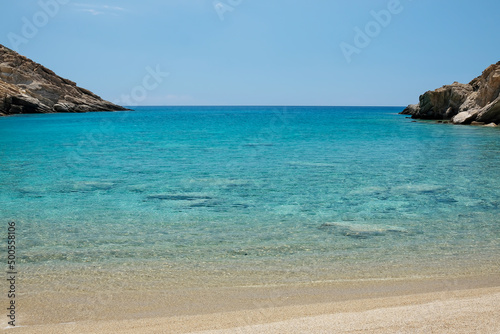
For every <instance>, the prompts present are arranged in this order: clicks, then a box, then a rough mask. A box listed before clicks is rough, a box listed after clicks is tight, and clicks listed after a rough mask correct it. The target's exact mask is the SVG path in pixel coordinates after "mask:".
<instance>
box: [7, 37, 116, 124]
mask: <svg viewBox="0 0 500 334" xmlns="http://www.w3.org/2000/svg"><path fill="white" fill-rule="evenodd" d="M116 110H126V109H125V108H123V107H120V106H118V105H116V104H113V103H111V102H108V101H105V100H103V99H101V98H100V97H99V96H97V95H95V94H94V93H92V92H90V91H88V90H86V89H84V88H81V87H78V86H77V85H76V83H74V82H73V81H70V80H68V79H64V78H61V77H60V76H58V75H56V74H55V73H54V72H52V71H51V70H49V69H47V68H45V67H43V66H42V65H40V64H37V63H35V62H33V61H31V60H30V59H28V58H26V57H24V56H21V55H20V54H18V53H16V52H14V51H12V50H10V49H8V48H6V47H4V46H3V45H1V44H0V116H1V115H12V114H31V113H50V112H86V111H116Z"/></svg>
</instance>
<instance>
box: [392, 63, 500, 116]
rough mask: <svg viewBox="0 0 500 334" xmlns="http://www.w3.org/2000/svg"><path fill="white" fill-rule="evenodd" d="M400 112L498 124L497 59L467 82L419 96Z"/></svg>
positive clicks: (499, 68)
mask: <svg viewBox="0 0 500 334" xmlns="http://www.w3.org/2000/svg"><path fill="white" fill-rule="evenodd" d="M401 114H405V115H412V118H420V119H438V120H442V119H449V120H452V122H453V123H455V124H471V123H472V122H479V123H485V124H491V123H494V124H499V123H500V62H498V63H496V64H494V65H491V66H489V67H488V68H487V69H486V70H484V72H483V74H481V75H480V76H479V77H477V78H475V79H474V80H472V81H471V82H470V83H468V84H461V83H458V82H455V83H453V84H452V85H447V86H443V87H441V88H438V89H436V90H434V91H428V92H425V93H424V94H423V95H421V96H420V103H419V104H417V105H409V106H408V107H407V108H406V109H405V110H403V111H402V112H401Z"/></svg>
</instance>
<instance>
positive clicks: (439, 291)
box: [2, 275, 500, 334]
mask: <svg viewBox="0 0 500 334" xmlns="http://www.w3.org/2000/svg"><path fill="white" fill-rule="evenodd" d="M87 297H88V296H87ZM29 299H30V300H29V301H28V299H25V300H24V302H23V299H22V298H20V308H19V320H18V321H19V322H18V324H19V325H21V326H25V327H18V328H14V329H9V331H12V332H19V333H114V332H116V333H118V332H120V333H140V332H142V331H144V332H156V331H161V332H162V333H191V332H195V331H206V334H211V333H213V334H216V333H220V334H222V333H230V332H231V330H229V331H225V330H226V329H229V328H232V330H233V332H234V329H235V328H239V329H240V328H242V329H241V332H244V333H274V332H276V333H281V332H282V331H281V332H280V331H279V328H281V330H283V328H284V327H283V326H285V327H287V328H299V327H300V326H301V324H303V323H309V322H310V323H311V324H310V326H312V327H311V328H314V326H315V324H320V323H325V324H329V325H328V326H330V325H332V324H330V322H332V321H333V320H332V319H336V320H335V321H334V322H335V323H342V321H344V320H345V321H347V320H346V319H351V320H352V319H359V320H360V321H362V320H363V319H365V317H366V316H368V315H367V314H371V315H373V316H375V315H376V314H378V313H379V312H381V311H384V310H385V311H387V310H388V309H390V312H392V313H393V314H394V317H395V318H394V319H392V321H393V322H396V321H400V320H401V319H399V316H400V315H401V312H403V313H405V312H406V313H408V312H409V313H410V314H418V313H419V312H420V313H422V312H423V313H425V314H427V315H428V316H434V315H433V314H432V312H431V311H430V310H431V309H432V308H436V307H441V306H439V305H444V304H446V305H448V304H449V305H448V306H447V308H445V309H440V310H439V312H440V313H443V312H444V313H446V312H448V313H450V314H447V315H444V313H443V314H442V315H443V317H455V316H460V317H468V315H469V314H470V311H467V312H465V311H464V310H466V309H471V307H472V309H473V310H475V311H477V312H482V311H484V312H483V313H485V314H486V313H488V312H489V311H488V310H489V308H491V307H490V306H491V304H494V305H495V307H497V308H498V307H500V275H490V276H479V277H477V276H469V277H457V278H433V279H407V280H377V281H366V280H365V281H358V282H336V283H332V282H328V283H325V282H323V283H310V284H305V283H304V284H295V285H293V284H290V285H283V286H259V287H219V288H214V287H210V288H182V289H177V290H175V289H172V290H170V291H162V292H161V293H160V292H158V291H156V292H155V291H141V290H139V291H119V292H113V293H111V294H108V295H105V296H101V298H100V299H99V298H98V299H93V298H87V299H86V297H85V294H80V295H79V294H73V295H69V294H67V295H65V296H61V294H58V293H57V292H54V293H51V292H46V293H40V294H39V295H37V296H36V298H29ZM469 299H470V300H469ZM21 302H23V303H22V304H21ZM483 304H484V305H483ZM28 305H29V308H28ZM471 305H472V306H471ZM473 305H476V306H477V307H478V308H477V310H476V309H475V308H474V307H473ZM478 305H479V306H478ZM481 305H482V306H481ZM488 305H490V306H488ZM49 306H51V307H50V310H49V309H48V308H49ZM448 309H449V310H450V311H448ZM481 310H482V311H481ZM385 311H384V312H385ZM462 311H464V312H465V313H464V312H462ZM366 312H368V313H366ZM415 312H416V313H415ZM29 313H31V319H28V318H27V317H26V316H27V315H28V314H29ZM76 314H79V315H80V316H83V318H78V317H77V316H76ZM23 315H24V316H23ZM485 317H486V318H488V317H489V316H487V315H486V316H485ZM57 318H58V319H59V320H56V319H57ZM89 319H92V320H90V321H89ZM342 319H344V320H342ZM398 319H399V320H398ZM372 320H373V321H372V324H371V325H373V326H378V325H377V321H380V322H381V323H387V322H388V321H389V320H388V319H387V317H385V316H384V317H381V318H377V317H375V318H373V319H372ZM414 320H415V321H413V322H412V323H413V325H415V324H417V323H419V321H418V319H414ZM469 320H470V319H469ZM469 320H468V321H469ZM486 320H487V319H486ZM486 320H484V321H483V322H484V323H487V322H485V321H486ZM489 320H492V319H489ZM339 321H340V322H339ZM422 321H423V322H422V323H421V324H420V325H422V326H424V325H425V326H427V325H426V322H427V320H425V319H423V320H422ZM351 325H352V323H351ZM371 325H370V326H371ZM413 325H412V326H413ZM248 326H251V327H248ZM255 326H256V327H255ZM276 326H277V327H276ZM346 326H347V325H346ZM383 326H386V325H383ZM495 326H499V327H495V328H499V329H500V324H498V322H497V323H496V325H495ZM2 328H6V323H5V324H4V323H2ZM318 328H319V327H318ZM339 328H340V327H339ZM342 328H343V327H342ZM346 328H347V327H346ZM422 328H423V327H422ZM319 332H321V331H319V329H318V333H319ZM203 333H205V332H203ZM290 333H293V331H290ZM297 333H300V331H298V332H297ZM373 333H378V332H373ZM381 333H382V332H381ZM438 333H440V332H439V331H438ZM479 333H480V332H479Z"/></svg>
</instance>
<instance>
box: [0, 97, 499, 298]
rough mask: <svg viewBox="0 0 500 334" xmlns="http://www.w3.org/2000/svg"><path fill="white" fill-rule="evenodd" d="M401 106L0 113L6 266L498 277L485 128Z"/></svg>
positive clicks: (91, 271)
mask: <svg viewBox="0 0 500 334" xmlns="http://www.w3.org/2000/svg"><path fill="white" fill-rule="evenodd" d="M400 110H401V108H381V107H377V108H355V107H313V108H311V107H139V108H136V111H130V112H116V113H87V114H50V115H25V116H15V117H4V118H1V119H0V133H1V134H2V135H1V136H0V147H1V148H2V149H1V153H0V156H1V161H2V168H1V170H0V185H1V187H0V205H1V207H2V210H1V218H2V220H3V221H4V222H7V221H10V220H12V221H15V222H16V224H17V234H18V259H19V261H20V266H21V268H20V269H19V270H22V271H23V272H24V273H25V277H26V280H29V279H30V277H32V278H33V280H34V281H36V279H37V278H40V277H44V278H45V279H48V277H51V276H50V273H54V272H56V273H57V272H65V273H66V275H70V276H71V275H76V276H75V277H77V276H78V275H81V277H80V276H78V277H79V278H78V279H79V280H80V279H81V281H80V282H81V284H83V285H84V284H85V279H90V277H92V276H93V275H94V277H95V273H96V272H99V273H100V274H102V275H108V276H107V277H111V279H113V277H115V278H116V277H122V278H124V277H126V276H127V275H132V273H133V275H136V276H137V277H140V279H143V280H144V281H145V282H147V281H148V280H149V281H151V280H160V281H163V282H169V284H172V285H179V284H193V285H197V284H199V282H200V281H204V282H206V280H210V281H211V282H214V284H229V283H231V284H238V283H241V284H254V283H255V284H267V283H280V282H283V283H286V282H288V281H305V282H307V281H316V280H337V279H351V278H353V279H356V278H363V279H370V278H390V277H407V276H408V277H410V276H411V277H413V276H419V275H423V276H426V275H429V276H440V275H447V274H453V275H458V274H483V273H484V274H487V273H495V272H498V268H499V264H500V263H499V262H500V260H499V259H500V257H499V255H500V218H499V217H500V154H499V153H500V131H499V129H495V128H482V127H470V126H452V125H446V124H434V123H430V122H417V123H414V122H411V120H409V119H407V118H405V117H404V116H401V115H397V114H396V113H397V112H398V111H400ZM76 273H79V274H76ZM134 277H135V276H134ZM68 279H69V278H68ZM124 279H125V278H124ZM186 282H187V283H186ZM217 282H218V283H217ZM33 287H34V288H36V284H35V285H34V286H33ZM33 287H32V288H33ZM44 288H47V286H46V285H43V284H41V285H40V289H44Z"/></svg>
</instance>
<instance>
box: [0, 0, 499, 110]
mask: <svg viewBox="0 0 500 334" xmlns="http://www.w3.org/2000/svg"><path fill="white" fill-rule="evenodd" d="M478 4H480V5H478ZM0 7H1V11H0V12H1V14H0V15H1V17H2V19H1V20H0V31H1V34H0V43H1V44H3V45H5V46H7V47H10V48H13V49H16V50H18V51H19V52H20V53H21V54H23V55H26V56H27V57H30V58H31V59H33V60H35V61H37V62H39V63H41V64H43V65H44V66H47V67H49V68H50V69H52V70H54V71H55V72H56V73H57V74H59V75H61V76H63V77H66V78H69V79H71V80H73V81H75V82H77V84H78V85H80V86H82V87H85V88H87V89H90V90H92V91H93V92H95V93H96V94H98V95H100V96H102V97H103V98H105V99H108V100H110V101H113V102H118V103H121V104H125V105H127V104H128V103H125V100H126V97H128V99H130V97H131V96H133V99H132V102H134V104H142V105H381V106H385V105H396V106H403V105H407V104H409V103H416V102H417V101H418V96H419V95H420V94H421V93H423V92H424V91H426V90H428V89H434V88H437V87H440V86H442V85H444V84H449V83H452V82H453V81H460V82H469V81H470V80H471V79H473V78H474V77H475V76H477V75H479V74H480V73H481V71H482V70H483V69H485V68H486V67H487V66H488V65H490V64H492V63H495V62H497V61H499V60H500V43H499V39H498V30H499V28H500V23H499V21H498V17H499V16H498V15H499V14H498V13H500V2H498V1H493V0H491V1H490V0H484V1H480V2H479V1H472V0H471V1H465V0H441V1H435V0H434V1H431V0H413V1H412V0H400V1H398V0H380V1H379V0H370V1H368V0H353V1H334V0H308V1H306V0H286V1H285V0H274V1H273V0H265V1H264V0H216V1H213V0H163V1H160V0H143V1H137V0H136V1H132V0H120V1H118V0H101V1H95V0H22V1H3V2H2V4H1V5H0ZM387 14H389V15H387ZM376 17H378V20H377V18H376ZM360 31H361V33H359V32H360ZM346 55H347V56H346ZM155 71H156V72H160V73H161V75H158V74H157V76H156V79H155V77H154V76H152V75H151V74H150V73H151V72H155ZM167 72H168V76H166V75H165V73H167Z"/></svg>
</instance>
